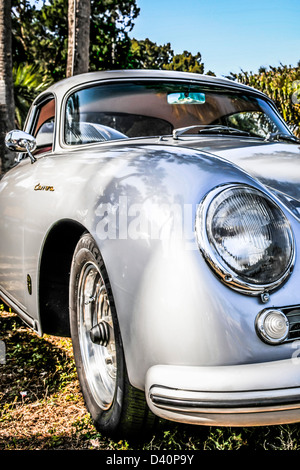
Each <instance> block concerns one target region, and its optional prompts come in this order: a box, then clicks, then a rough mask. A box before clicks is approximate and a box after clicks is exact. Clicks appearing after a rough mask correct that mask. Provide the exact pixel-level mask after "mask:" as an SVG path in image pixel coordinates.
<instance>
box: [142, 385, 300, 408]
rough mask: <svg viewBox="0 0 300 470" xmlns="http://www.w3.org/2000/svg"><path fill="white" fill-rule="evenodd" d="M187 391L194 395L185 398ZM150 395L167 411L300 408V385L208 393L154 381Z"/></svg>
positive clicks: (153, 400)
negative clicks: (252, 390)
mask: <svg viewBox="0 0 300 470" xmlns="http://www.w3.org/2000/svg"><path fill="white" fill-rule="evenodd" d="M168 392H169V393H168ZM176 395H177V396H176ZM188 395H193V398H188ZM197 395H198V397H197ZM216 395H219V396H216ZM149 399H150V401H151V403H152V404H153V405H154V406H155V407H158V408H162V409H164V410H169V411H179V412H191V413H199V412H201V413H211V412H212V411H213V412H214V413H221V414H222V413H224V414H226V413H232V411H233V410H234V412H235V413H252V412H253V411H255V412H266V411H271V410H288V409H297V408H300V387H295V388H291V389H286V390H268V391H265V390H262V391H261V392H250V393H249V392H228V393H216V392H211V393H210V392H200V391H199V392H189V391H183V390H173V389H172V390H170V389H164V388H163V387H160V386H155V385H154V386H153V387H151V389H150V391H149Z"/></svg>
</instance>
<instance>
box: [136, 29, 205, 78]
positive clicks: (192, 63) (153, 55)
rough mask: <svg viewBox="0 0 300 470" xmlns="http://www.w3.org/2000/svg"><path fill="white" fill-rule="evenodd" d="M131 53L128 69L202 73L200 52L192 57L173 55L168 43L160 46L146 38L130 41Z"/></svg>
mask: <svg viewBox="0 0 300 470" xmlns="http://www.w3.org/2000/svg"><path fill="white" fill-rule="evenodd" d="M131 53H132V56H131V63H130V68H137V69H164V70H176V71H181V72H193V73H204V64H203V63H202V62H201V54H200V52H198V53H197V54H196V55H193V54H192V53H191V52H188V51H184V52H183V53H182V54H176V55H174V51H173V50H172V49H171V44H170V43H167V44H164V45H163V46H161V45H158V44H156V43H155V42H152V41H150V39H148V38H147V39H145V40H140V41H138V40H137V39H132V41H131Z"/></svg>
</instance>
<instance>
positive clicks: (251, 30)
mask: <svg viewBox="0 0 300 470" xmlns="http://www.w3.org/2000/svg"><path fill="white" fill-rule="evenodd" d="M137 6H138V7H139V8H140V14H139V16H138V18H137V19H136V20H135V25H134V28H133V30H132V31H131V32H130V37H132V38H133V37H134V38H136V39H140V40H141V39H146V38H149V39H150V40H151V41H153V42H156V43H157V44H160V45H163V44H167V43H170V44H171V48H172V49H173V51H174V53H175V54H177V53H178V54H180V53H182V52H183V51H184V50H187V51H189V52H191V53H192V54H197V52H200V53H201V56H202V62H204V73H207V72H208V71H209V70H211V71H213V72H214V73H215V74H216V75H218V76H226V75H229V74H230V72H233V73H239V72H240V71H241V70H244V71H248V72H249V71H252V72H253V73H255V72H257V71H258V69H259V67H261V66H264V67H268V66H270V65H271V66H274V67H276V66H279V65H280V63H282V64H284V65H292V66H296V65H297V63H298V62H299V61H300V0H252V1H250V0H137Z"/></svg>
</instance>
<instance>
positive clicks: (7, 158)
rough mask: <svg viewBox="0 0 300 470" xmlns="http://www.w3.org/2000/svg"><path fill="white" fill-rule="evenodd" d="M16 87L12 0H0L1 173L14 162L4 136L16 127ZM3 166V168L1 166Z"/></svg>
mask: <svg viewBox="0 0 300 470" xmlns="http://www.w3.org/2000/svg"><path fill="white" fill-rule="evenodd" d="M14 115H15V105H14V88H13V76H12V47H11V0H0V162H1V166H0V173H1V169H2V171H3V170H6V169H7V168H9V166H10V165H11V164H12V161H13V157H12V155H11V154H10V152H9V151H8V150H7V149H6V147H5V144H4V137H5V134H6V132H7V131H8V130H11V129H13V127H14ZM1 167H2V168H1Z"/></svg>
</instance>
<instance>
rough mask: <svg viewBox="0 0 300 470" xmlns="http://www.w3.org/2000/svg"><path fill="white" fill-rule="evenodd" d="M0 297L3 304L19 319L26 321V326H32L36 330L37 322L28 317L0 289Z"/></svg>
mask: <svg viewBox="0 0 300 470" xmlns="http://www.w3.org/2000/svg"><path fill="white" fill-rule="evenodd" d="M0 298H1V299H2V300H3V302H4V303H5V304H7V305H8V306H9V307H11V308H12V310H13V311H14V312H15V313H16V314H17V315H18V317H20V318H21V320H23V321H24V323H26V325H27V326H29V327H30V328H32V329H33V330H35V331H38V326H37V322H36V321H35V320H34V319H33V318H32V317H30V316H29V315H28V314H27V313H26V312H24V310H22V309H21V307H19V306H18V305H17V304H16V303H15V302H14V301H13V300H11V299H10V297H9V296H8V295H6V294H5V293H4V292H3V291H0Z"/></svg>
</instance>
